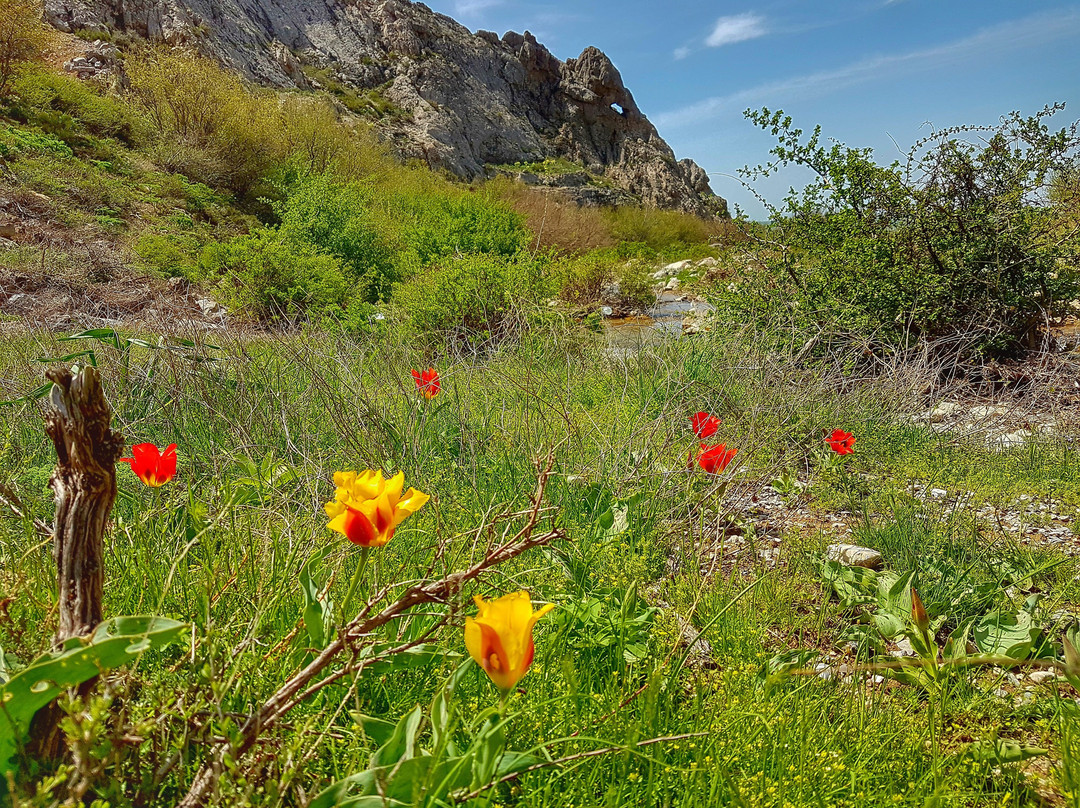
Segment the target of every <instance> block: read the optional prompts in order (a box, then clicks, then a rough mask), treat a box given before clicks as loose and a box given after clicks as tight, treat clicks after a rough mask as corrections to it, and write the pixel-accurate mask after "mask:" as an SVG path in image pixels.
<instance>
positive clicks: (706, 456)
mask: <svg viewBox="0 0 1080 808" xmlns="http://www.w3.org/2000/svg"><path fill="white" fill-rule="evenodd" d="M737 451H739V450H738V449H729V448H728V447H727V444H726V443H721V444H719V445H717V446H706V445H705V444H704V443H703V444H701V451H700V452H699V453H698V459H697V462H698V465H699V466H701V467H702V468H703V469H705V471H707V472H709V474H720V473H721V472H722V471H723V470H724V469H726V468H727V467H728V463H730V462H731V458H733V457H735V453H736V452H737Z"/></svg>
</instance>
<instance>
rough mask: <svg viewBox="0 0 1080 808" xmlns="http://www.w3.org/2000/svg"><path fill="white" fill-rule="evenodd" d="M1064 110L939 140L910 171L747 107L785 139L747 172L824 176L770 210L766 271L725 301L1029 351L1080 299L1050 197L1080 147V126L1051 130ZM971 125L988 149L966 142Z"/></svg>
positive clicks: (839, 324)
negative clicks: (790, 170) (788, 170)
mask: <svg viewBox="0 0 1080 808" xmlns="http://www.w3.org/2000/svg"><path fill="white" fill-rule="evenodd" d="M1059 109H1060V106H1056V107H1052V108H1047V109H1045V110H1044V111H1042V112H1040V113H1039V114H1038V115H1035V116H1034V117H1031V118H1022V117H1021V116H1020V114H1019V113H1013V114H1012V115H1011V116H1008V117H1007V118H1005V119H1004V121H1003V123H1002V124H1001V125H1000V126H997V127H993V128H978V129H976V128H973V127H960V128H956V129H949V130H945V131H942V132H935V133H933V134H932V135H931V136H930V137H928V138H925V139H924V140H922V141H920V142H919V143H917V144H916V145H915V146H914V147H913V148H912V149H911V151H910V152H909V154H908V158H907V162H906V165H903V166H901V165H900V164H899V163H893V164H892V165H889V166H881V165H878V164H877V163H875V162H874V161H873V155H872V153H871V151H870V150H869V149H851V148H848V147H846V146H844V145H843V144H841V143H834V144H833V145H831V146H829V147H825V146H822V145H821V143H820V130H819V129H815V130H814V132H813V134H812V135H811V136H810V137H809V138H807V139H804V138H803V133H802V131H801V130H798V129H795V128H793V127H792V125H791V119H790V117H787V116H784V115H783V113H782V112H776V113H772V112H769V111H768V110H762V111H761V112H756V113H754V112H748V113H747V116H748V117H749V118H750V120H752V121H754V122H755V123H757V124H758V125H759V126H761V127H762V128H764V129H766V130H769V131H771V132H772V134H773V135H774V136H776V137H777V139H778V145H777V146H776V148H774V149H773V150H772V154H773V155H774V156H775V157H776V159H775V160H774V161H773V162H772V163H770V164H769V165H768V166H765V167H758V168H757V169H744V170H743V172H744V175H745V176H747V177H749V178H755V177H759V176H768V175H769V174H771V173H772V172H774V171H775V170H777V169H778V168H779V167H781V166H785V165H788V164H795V165H800V166H805V167H808V168H810V169H811V170H812V171H814V172H815V174H816V178H815V179H814V180H813V181H812V182H811V183H810V184H809V185H807V186H806V188H805V189H803V190H802V191H801V192H792V194H791V195H789V196H788V197H787V199H786V200H785V201H784V204H783V205H782V206H781V207H773V208H771V210H770V212H771V218H770V228H769V229H770V232H769V233H768V234H767V236H766V239H764V240H763V241H762V243H763V244H766V245H767V246H765V247H763V248H762V249H761V250H760V251H759V253H758V258H759V260H760V265H761V268H760V270H759V271H753V270H752V269H751V270H750V271H748V272H747V273H745V274H743V275H742V276H741V277H740V278H739V279H738V281H737V282H736V284H735V285H734V286H733V287H732V288H731V293H730V294H729V295H728V297H727V304H728V305H729V306H730V307H731V308H733V309H735V310H736V311H737V312H738V313H739V314H740V315H741V316H757V317H761V318H764V319H767V320H768V319H775V318H776V317H777V316H781V317H784V318H786V319H790V320H794V322H795V323H796V324H798V325H801V326H802V327H804V328H806V329H807V330H808V331H812V332H814V333H818V332H822V331H823V332H826V333H829V334H839V335H849V336H850V335H854V336H855V337H856V338H857V339H858V340H860V341H865V340H870V341H871V342H877V343H878V344H879V345H880V344H883V345H907V344H910V343H912V342H913V341H916V340H920V339H922V340H942V339H943V340H944V342H943V343H942V344H952V345H955V344H956V341H957V339H960V340H962V341H968V342H969V343H970V344H972V345H974V347H975V349H976V350H979V351H982V352H987V353H1000V352H1002V351H1008V350H1012V349H1015V348H1017V347H1019V346H1021V345H1024V344H1026V343H1029V342H1030V341H1031V340H1032V339H1033V337H1034V336H1035V335H1037V333H1038V331H1039V329H1040V326H1042V325H1044V324H1045V323H1046V322H1047V321H1049V320H1052V319H1054V318H1056V317H1060V316H1062V315H1063V314H1064V313H1065V312H1066V311H1067V310H1068V306H1069V303H1070V301H1072V300H1075V299H1076V298H1077V296H1078V295H1080V255H1078V253H1077V243H1076V239H1075V238H1068V239H1062V238H1061V237H1060V233H1059V232H1058V228H1057V227H1056V224H1055V222H1056V216H1055V214H1054V211H1053V210H1052V208H1051V207H1050V206H1049V205H1048V204H1047V202H1046V200H1047V197H1048V191H1049V188H1050V184H1051V182H1052V178H1053V177H1054V176H1055V172H1056V171H1057V170H1059V169H1060V168H1061V167H1064V166H1066V165H1068V164H1069V163H1070V162H1071V160H1072V159H1073V155H1074V154H1075V151H1076V148H1077V145H1078V138H1077V134H1076V127H1075V125H1074V126H1073V127H1072V128H1071V129H1063V130H1061V131H1059V132H1057V133H1052V132H1051V131H1050V130H1049V128H1048V126H1047V119H1048V118H1049V117H1050V116H1051V115H1052V114H1053V113H1054V112H1056V111H1058V110H1059ZM972 131H977V132H978V133H979V142H976V143H971V142H967V141H966V140H965V139H963V136H964V135H965V134H966V133H968V132H972ZM777 245H779V246H777Z"/></svg>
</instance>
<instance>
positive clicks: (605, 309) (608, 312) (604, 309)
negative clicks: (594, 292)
mask: <svg viewBox="0 0 1080 808" xmlns="http://www.w3.org/2000/svg"><path fill="white" fill-rule="evenodd" d="M600 313H601V314H602V315H604V316H605V317H611V316H613V315H614V314H615V309H613V308H611V306H601V307H600Z"/></svg>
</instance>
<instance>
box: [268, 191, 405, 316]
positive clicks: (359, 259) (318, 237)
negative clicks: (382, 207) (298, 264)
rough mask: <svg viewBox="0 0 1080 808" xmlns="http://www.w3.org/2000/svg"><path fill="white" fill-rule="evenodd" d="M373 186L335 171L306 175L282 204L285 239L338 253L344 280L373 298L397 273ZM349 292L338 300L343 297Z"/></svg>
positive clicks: (299, 246) (302, 247)
mask: <svg viewBox="0 0 1080 808" xmlns="http://www.w3.org/2000/svg"><path fill="white" fill-rule="evenodd" d="M372 198H373V193H372V190H371V188H370V187H369V186H365V185H363V184H361V183H356V182H348V183H346V182H342V181H340V180H338V179H337V178H335V177H334V176H332V175H330V174H319V175H316V176H313V177H306V178H303V179H302V180H301V181H300V182H298V183H297V184H296V185H295V186H294V187H293V188H291V189H289V191H288V192H287V195H286V198H285V200H284V201H283V202H282V203H280V204H279V205H278V206H277V212H278V215H279V216H280V218H281V225H280V227H279V228H278V236H279V239H280V241H281V242H282V243H283V244H286V245H295V246H296V248H297V249H298V250H300V251H305V250H306V251H308V252H309V253H316V252H317V253H322V254H325V255H327V256H331V257H333V259H335V261H336V262H337V263H338V265H339V266H340V267H341V271H342V272H343V273H344V277H343V282H345V283H346V284H347V285H351V286H352V287H354V289H355V292H354V293H355V294H356V295H357V296H359V297H363V298H367V299H369V300H377V299H378V298H380V297H382V296H384V295H385V294H386V293H387V292H388V291H389V287H390V284H392V283H393V281H394V280H395V279H396V274H395V266H394V263H393V253H392V250H391V247H390V244H389V243H388V240H387V239H386V237H385V236H384V234H383V233H382V232H381V231H380V229H379V227H378V221H377V219H376V217H375V216H374V214H373V212H372V210H371V205H372ZM343 299H344V295H342V296H340V297H339V298H338V300H339V301H340V300H343Z"/></svg>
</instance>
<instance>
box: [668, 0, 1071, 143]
mask: <svg viewBox="0 0 1080 808" xmlns="http://www.w3.org/2000/svg"><path fill="white" fill-rule="evenodd" d="M1077 34H1080V11H1073V10H1070V11H1065V12H1055V13H1043V14H1035V15H1032V16H1030V17H1023V18H1021V19H1019V20H1010V21H1008V22H1004V23H1000V24H998V25H993V26H990V27H988V28H983V29H981V30H979V31H976V32H975V33H974V34H972V35H971V36H968V37H965V38H963V39H958V40H955V41H953V42H948V43H946V44H944V45H938V46H935V47H933V48H924V49H922V50H916V51H910V52H908V53H897V54H891V55H886V56H875V57H872V58H870V59H863V60H861V61H858V62H853V63H852V64H850V65H847V66H845V67H840V68H837V69H834V70H821V71H818V72H817V73H809V74H806V75H802V76H793V77H792V78H789V79H783V80H781V81H774V82H769V83H767V84H759V85H757V86H756V87H749V88H747V89H745V90H740V91H738V92H735V93H731V94H730V95H724V96H714V97H713V98H706V99H704V100H703V101H698V102H697V103H695V104H691V105H689V106H686V107H682V108H681V109H676V110H671V111H670V112H663V113H660V114H659V115H656V116H655V117H653V119H652V120H653V123H654V124H655V125H656V126H657V127H660V128H664V127H666V128H677V127H683V126H693V125H696V124H699V123H701V122H702V121H705V120H709V119H711V118H715V117H717V116H718V115H720V114H722V113H724V112H727V111H730V110H736V111H740V112H741V111H742V110H743V109H745V108H746V106H747V105H753V104H755V103H764V104H768V105H770V106H772V105H775V104H777V103H780V102H782V100H783V99H784V98H791V97H793V96H798V97H799V98H806V97H808V96H811V95H819V96H820V95H824V94H827V93H830V92H835V91H836V90H839V89H842V88H844V87H850V86H852V85H856V84H862V83H865V82H868V81H874V80H875V79H878V78H882V77H886V76H889V77H895V76H897V75H900V74H910V73H917V72H926V71H928V70H937V69H941V68H944V67H947V66H949V65H955V64H962V63H964V62H969V61H971V60H973V59H976V58H979V57H983V58H985V57H986V55H987V54H993V55H994V56H995V58H999V57H1000V55H1001V54H1002V53H1005V52H1007V51H1014V50H1025V49H1030V48H1037V47H1041V46H1043V45H1045V44H1046V43H1047V42H1049V41H1050V40H1052V39H1059V38H1061V37H1067V36H1074V35H1077Z"/></svg>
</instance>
